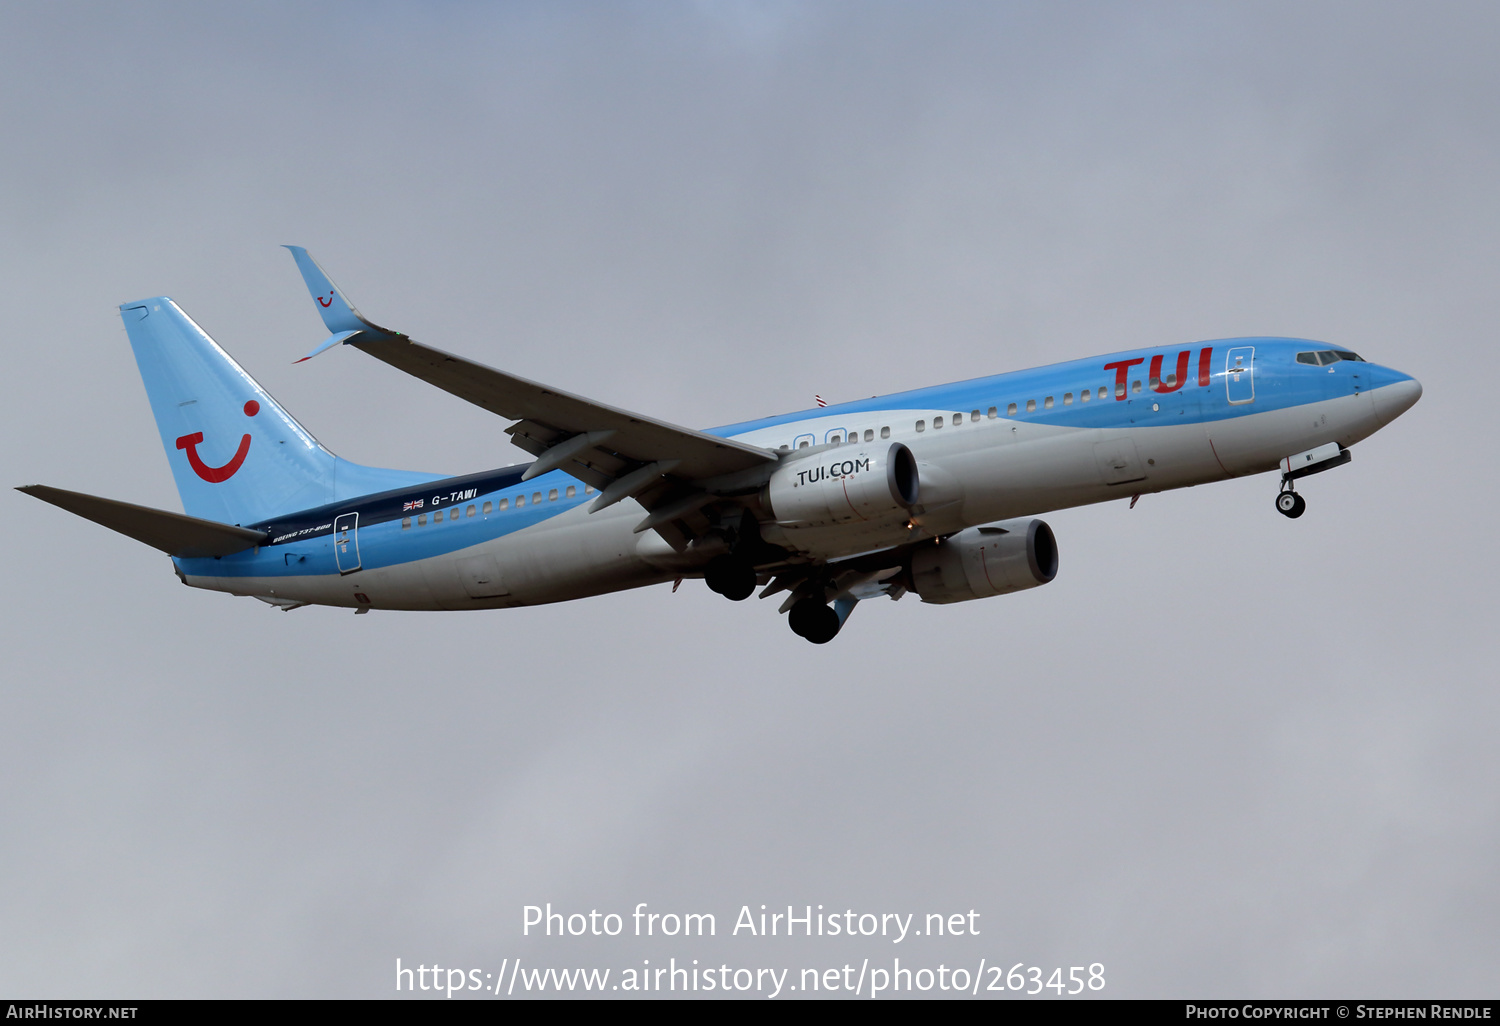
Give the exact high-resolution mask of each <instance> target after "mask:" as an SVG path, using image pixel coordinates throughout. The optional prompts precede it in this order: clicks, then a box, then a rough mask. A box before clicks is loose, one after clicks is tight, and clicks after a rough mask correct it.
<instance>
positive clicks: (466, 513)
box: [464, 506, 476, 517]
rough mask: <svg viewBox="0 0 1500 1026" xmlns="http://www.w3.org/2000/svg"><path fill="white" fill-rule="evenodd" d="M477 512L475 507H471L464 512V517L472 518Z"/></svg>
mask: <svg viewBox="0 0 1500 1026" xmlns="http://www.w3.org/2000/svg"><path fill="white" fill-rule="evenodd" d="M475 512H476V510H475V509H474V507H473V506H470V507H469V508H468V509H466V510H464V516H466V517H472V516H473V515H474V513H475Z"/></svg>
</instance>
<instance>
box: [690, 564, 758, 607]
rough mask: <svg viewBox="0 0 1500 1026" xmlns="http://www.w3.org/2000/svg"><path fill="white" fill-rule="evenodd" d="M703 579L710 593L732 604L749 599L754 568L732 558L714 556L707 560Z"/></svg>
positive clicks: (753, 585) (753, 581)
mask: <svg viewBox="0 0 1500 1026" xmlns="http://www.w3.org/2000/svg"><path fill="white" fill-rule="evenodd" d="M703 578H704V581H705V582H706V583H707V584H708V587H709V590H710V591H716V592H718V593H719V594H720V595H723V596H724V597H725V598H727V599H730V600H731V601H734V602H740V601H743V600H744V599H747V598H749V597H750V593H751V592H752V591H754V590H755V567H753V566H751V565H750V564H749V563H748V562H746V561H745V560H743V559H736V558H735V557H734V556H715V557H714V558H713V559H711V560H709V562H708V566H707V567H705V568H704V571H703Z"/></svg>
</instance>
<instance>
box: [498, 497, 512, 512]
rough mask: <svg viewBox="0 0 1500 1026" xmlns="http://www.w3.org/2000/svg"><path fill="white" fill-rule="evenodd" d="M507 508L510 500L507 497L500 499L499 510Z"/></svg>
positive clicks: (503, 510)
mask: <svg viewBox="0 0 1500 1026" xmlns="http://www.w3.org/2000/svg"><path fill="white" fill-rule="evenodd" d="M508 509H510V500H509V499H501V500H500V512H502V513H504V512H505V511H506V510H508Z"/></svg>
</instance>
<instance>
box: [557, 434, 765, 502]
mask: <svg viewBox="0 0 1500 1026" xmlns="http://www.w3.org/2000/svg"><path fill="white" fill-rule="evenodd" d="M782 448H783V449H785V448H786V446H784V445H783V446H782ZM583 494H584V495H593V494H594V486H593V485H584V486H583Z"/></svg>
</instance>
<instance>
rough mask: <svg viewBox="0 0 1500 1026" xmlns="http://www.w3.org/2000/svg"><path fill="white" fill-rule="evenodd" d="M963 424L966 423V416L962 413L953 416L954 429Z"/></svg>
mask: <svg viewBox="0 0 1500 1026" xmlns="http://www.w3.org/2000/svg"><path fill="white" fill-rule="evenodd" d="M963 422H964V415H963V414H962V413H955V414H954V415H953V426H954V427H958V426H959V425H960V424H962V423H963Z"/></svg>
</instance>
